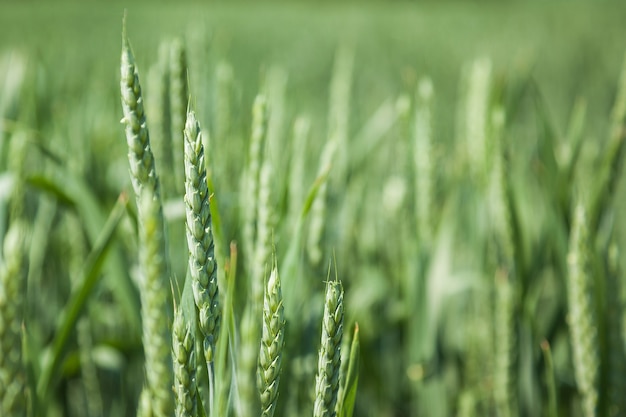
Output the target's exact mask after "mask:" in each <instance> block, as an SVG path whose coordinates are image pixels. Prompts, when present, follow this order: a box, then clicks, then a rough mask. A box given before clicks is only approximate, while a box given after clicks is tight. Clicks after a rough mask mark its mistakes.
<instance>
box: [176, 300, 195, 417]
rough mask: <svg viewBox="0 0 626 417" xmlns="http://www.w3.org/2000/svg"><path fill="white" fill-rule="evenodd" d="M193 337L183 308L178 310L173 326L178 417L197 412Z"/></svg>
mask: <svg viewBox="0 0 626 417" xmlns="http://www.w3.org/2000/svg"><path fill="white" fill-rule="evenodd" d="M193 335H194V332H193V331H192V328H191V325H190V324H189V323H187V322H185V319H184V316H183V310H182V308H180V307H179V308H177V309H176V310H175V312H174V325H173V326H172V359H173V365H174V397H175V399H176V417H192V416H195V415H196V412H197V400H196V351H195V341H194V336H193Z"/></svg>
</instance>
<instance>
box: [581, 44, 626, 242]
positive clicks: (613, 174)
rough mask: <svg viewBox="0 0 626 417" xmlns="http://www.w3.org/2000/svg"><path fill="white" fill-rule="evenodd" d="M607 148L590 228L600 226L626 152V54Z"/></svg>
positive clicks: (591, 213)
mask: <svg viewBox="0 0 626 417" xmlns="http://www.w3.org/2000/svg"><path fill="white" fill-rule="evenodd" d="M609 135H610V136H609V140H608V143H607V146H606V150H605V153H604V156H603V159H602V161H601V166H600V175H601V176H600V178H599V181H597V184H598V186H599V188H598V190H597V194H596V195H595V197H594V201H593V202H592V206H591V211H590V213H589V220H590V228H591V230H593V231H595V230H597V228H598V225H599V223H600V220H601V218H602V214H603V213H604V211H605V210H606V209H607V207H608V206H609V203H610V201H611V199H612V198H613V195H615V188H616V187H617V181H618V180H619V178H620V176H621V175H620V174H621V172H622V167H623V165H624V152H626V55H624V61H623V62H622V71H621V74H620V79H619V84H618V87H617V96H616V97H615V103H614V104H613V111H612V113H611V130H610V133H609Z"/></svg>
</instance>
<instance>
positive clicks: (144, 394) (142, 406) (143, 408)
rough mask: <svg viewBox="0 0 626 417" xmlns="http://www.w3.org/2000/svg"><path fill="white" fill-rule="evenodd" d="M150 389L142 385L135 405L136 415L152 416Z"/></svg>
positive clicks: (140, 416)
mask: <svg viewBox="0 0 626 417" xmlns="http://www.w3.org/2000/svg"><path fill="white" fill-rule="evenodd" d="M151 398H152V397H151V395H150V390H149V389H148V387H144V388H143V389H142V390H141V393H140V394H139V405H138V406H137V417H153V416H154V415H155V414H154V412H153V411H152V400H151Z"/></svg>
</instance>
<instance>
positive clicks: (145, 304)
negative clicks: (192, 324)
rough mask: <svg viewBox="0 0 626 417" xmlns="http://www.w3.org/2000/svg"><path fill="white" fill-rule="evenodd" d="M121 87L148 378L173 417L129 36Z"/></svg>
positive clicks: (161, 283) (165, 292)
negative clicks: (135, 218)
mask: <svg viewBox="0 0 626 417" xmlns="http://www.w3.org/2000/svg"><path fill="white" fill-rule="evenodd" d="M120 87H121V95H122V109H123V111H124V118H123V119H122V121H123V122H124V124H125V125H126V142H127V144H128V161H129V164H130V174H131V182H132V184H133V188H134V190H135V196H136V198H137V207H138V217H139V226H140V227H139V244H140V247H139V256H140V267H141V271H142V273H143V277H142V278H143V280H142V285H141V291H140V293H141V305H142V312H141V313H142V318H143V341H144V351H145V356H146V378H147V383H148V391H149V396H150V403H151V406H152V408H153V411H154V413H155V415H157V416H159V417H160V416H169V415H171V413H172V412H173V409H174V407H173V401H172V398H171V394H170V393H171V386H172V363H171V357H170V346H171V341H170V331H169V326H170V322H171V311H170V306H171V301H170V296H171V294H170V290H169V289H170V285H169V265H168V257H167V249H166V248H167V245H166V238H165V225H164V218H163V208H162V205H161V197H160V189H159V180H158V177H157V174H156V169H155V164H154V156H153V155H152V150H151V148H150V136H149V133H148V126H147V123H146V115H145V112H144V107H143V97H142V94H141V85H140V83H139V75H138V71H137V67H136V65H135V59H134V56H133V54H132V51H131V48H130V45H129V43H128V39H127V38H126V34H125V33H124V35H123V39H122V58H121V81H120Z"/></svg>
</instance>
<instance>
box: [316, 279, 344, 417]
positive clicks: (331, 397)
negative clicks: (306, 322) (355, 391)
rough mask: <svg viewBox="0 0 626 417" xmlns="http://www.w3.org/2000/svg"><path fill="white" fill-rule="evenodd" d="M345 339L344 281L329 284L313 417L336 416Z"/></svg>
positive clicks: (327, 285) (327, 286)
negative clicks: (342, 349) (342, 350)
mask: <svg viewBox="0 0 626 417" xmlns="http://www.w3.org/2000/svg"><path fill="white" fill-rule="evenodd" d="M342 337H343V287H342V285H341V281H338V280H337V281H330V282H328V283H327V284H326V302H325V305H324V317H323V319H322V341H321V344H320V350H319V357H318V364H317V377H316V379H315V404H314V409H313V415H314V417H334V416H335V415H336V410H335V405H336V404H337V395H338V392H339V372H340V368H341V339H342Z"/></svg>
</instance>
